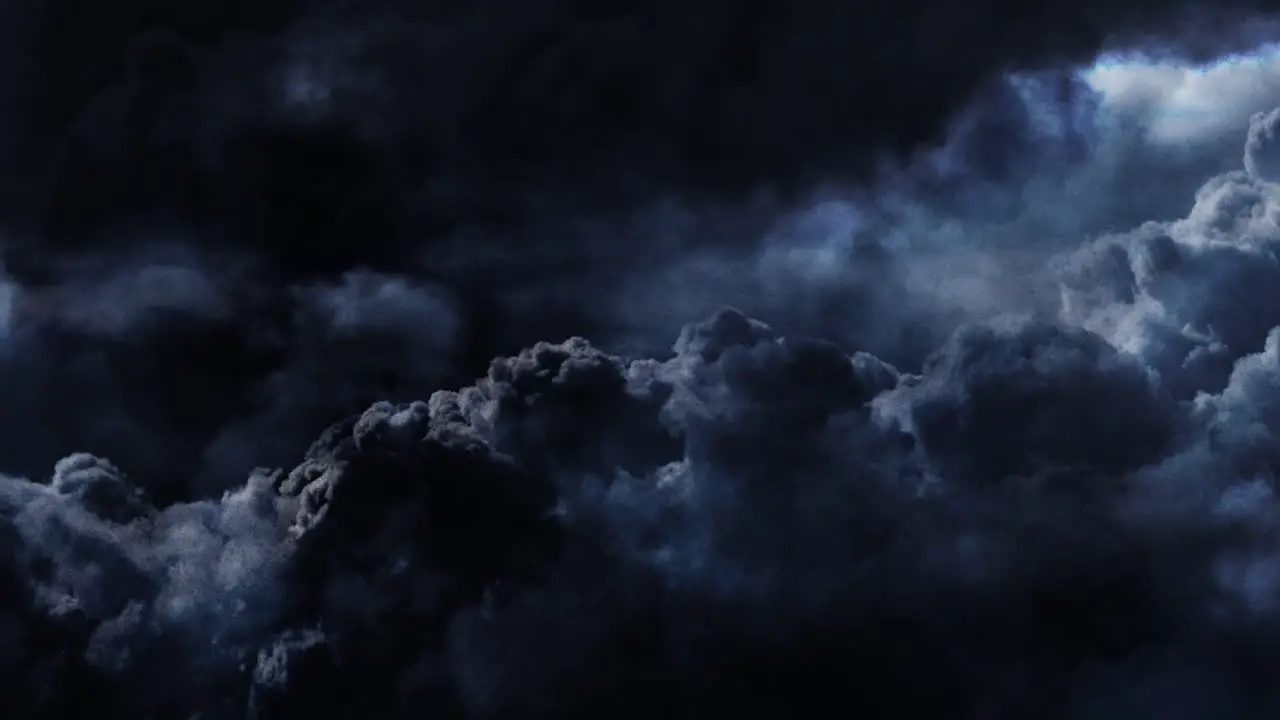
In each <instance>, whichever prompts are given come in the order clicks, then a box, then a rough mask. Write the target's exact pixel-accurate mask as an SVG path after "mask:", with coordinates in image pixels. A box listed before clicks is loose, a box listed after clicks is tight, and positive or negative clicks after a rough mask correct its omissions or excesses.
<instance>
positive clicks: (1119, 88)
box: [1081, 43, 1280, 143]
mask: <svg viewBox="0 0 1280 720" xmlns="http://www.w3.org/2000/svg"><path fill="white" fill-rule="evenodd" d="M1081 75H1082V77H1083V79H1084V80H1085V82H1087V83H1088V84H1089V85H1090V86H1091V87H1093V88H1094V89H1095V90H1097V91H1098V92H1099V93H1100V94H1101V95H1102V98H1103V102H1104V103H1105V104H1106V105H1107V106H1109V107H1111V108H1114V109H1117V110H1120V111H1122V112H1127V113H1132V114H1135V115H1137V116H1139V117H1142V118H1143V119H1144V121H1145V124H1146V127H1147V132H1148V135H1149V136H1150V137H1151V139H1153V140H1156V141H1158V142H1172V143H1177V142H1187V141H1194V140H1198V139H1205V138H1208V137H1212V136H1219V135H1223V134H1225V133H1238V132H1239V131H1240V130H1241V129H1242V128H1245V127H1247V126H1248V123H1249V116H1250V115H1252V114H1253V113H1255V112H1260V111H1265V110H1270V109H1271V108H1273V107H1276V106H1278V105H1280V43H1272V44H1267V45H1263V46H1261V47H1259V48H1257V49H1256V50H1254V51H1252V52H1249V53H1246V54H1242V55H1231V56H1227V57H1223V58H1221V59H1218V60H1215V61H1213V62H1211V63H1206V64H1203V65H1192V64H1187V63H1178V62H1174V61H1169V60H1154V59H1151V58H1148V57H1144V56H1140V55H1139V56H1127V55H1111V56H1106V57H1103V58H1101V59H1100V60H1098V62H1096V63H1095V64H1094V65H1092V66H1091V67H1089V68H1088V69H1087V70H1085V71H1084V72H1083V73H1082V74H1081Z"/></svg>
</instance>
